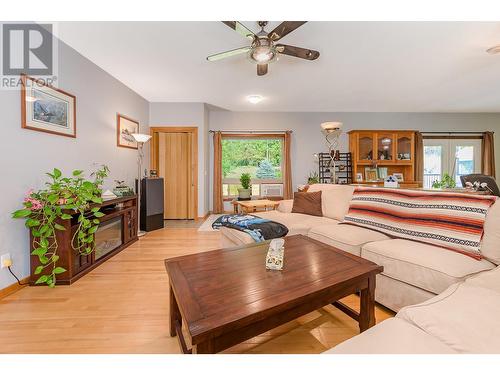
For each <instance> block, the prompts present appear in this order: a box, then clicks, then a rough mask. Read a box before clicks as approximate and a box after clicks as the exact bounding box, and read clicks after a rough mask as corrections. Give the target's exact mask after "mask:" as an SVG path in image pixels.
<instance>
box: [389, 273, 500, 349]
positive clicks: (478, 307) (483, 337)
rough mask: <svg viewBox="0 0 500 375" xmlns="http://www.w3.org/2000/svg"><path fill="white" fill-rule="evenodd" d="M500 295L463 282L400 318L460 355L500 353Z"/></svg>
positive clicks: (407, 310) (411, 309)
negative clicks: (499, 318) (499, 321)
mask: <svg viewBox="0 0 500 375" xmlns="http://www.w3.org/2000/svg"><path fill="white" fill-rule="evenodd" d="M499 316H500V293H498V292H495V291H493V290H491V289H486V288H480V287H477V286H472V285H468V284H467V283H460V284H455V285H452V286H450V287H449V288H448V289H447V290H446V291H445V292H443V293H441V294H440V295H438V296H436V297H434V298H431V299H430V300H428V301H426V302H423V303H421V304H419V305H414V306H408V307H405V308H403V309H402V310H401V311H400V312H399V313H398V314H397V317H398V318H401V319H405V320H406V321H408V322H410V323H411V324H413V325H415V326H417V327H419V328H420V329H422V330H424V331H425V332H426V333H428V334H429V335H431V336H434V337H435V338H436V339H438V340H440V341H441V342H442V343H444V344H445V345H447V346H449V347H450V348H451V349H453V350H455V351H457V352H459V353H484V354H487V353H500V325H499V324H498V317H499Z"/></svg>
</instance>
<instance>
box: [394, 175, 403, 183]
mask: <svg viewBox="0 0 500 375" xmlns="http://www.w3.org/2000/svg"><path fill="white" fill-rule="evenodd" d="M392 175H393V176H394V177H395V178H396V179H397V180H398V182H404V176H403V174H402V173H393V174H392Z"/></svg>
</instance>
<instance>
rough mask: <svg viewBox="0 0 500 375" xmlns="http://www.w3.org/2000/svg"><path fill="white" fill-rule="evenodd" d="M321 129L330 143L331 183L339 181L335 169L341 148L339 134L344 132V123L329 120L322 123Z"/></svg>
mask: <svg viewBox="0 0 500 375" xmlns="http://www.w3.org/2000/svg"><path fill="white" fill-rule="evenodd" d="M321 131H322V132H323V135H324V136H325V140H326V143H327V144H328V155H330V163H329V168H330V183H332V184H336V183H337V171H336V170H335V161H336V160H337V153H338V150H339V136H340V133H341V132H342V123H341V122H337V121H329V122H324V123H322V124H321Z"/></svg>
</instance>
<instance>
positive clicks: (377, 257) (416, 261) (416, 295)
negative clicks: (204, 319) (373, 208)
mask: <svg viewBox="0 0 500 375" xmlns="http://www.w3.org/2000/svg"><path fill="white" fill-rule="evenodd" d="M318 190H321V191H322V206H323V207H322V209H323V217H316V216H309V215H304V214H297V213H292V212H291V211H292V204H293V201H292V200H286V201H282V202H281V203H280V205H279V207H278V209H277V210H276V211H268V212H259V213H256V215H258V216H260V217H264V218H268V219H270V220H274V221H277V222H279V223H282V224H284V225H286V226H287V227H288V229H289V235H293V234H304V235H307V236H309V237H311V238H314V239H317V240H319V241H322V242H324V243H327V244H329V245H332V246H335V247H337V248H339V249H342V250H345V251H347V252H349V253H352V254H355V255H358V256H361V257H363V258H365V259H369V260H371V261H373V262H375V263H377V264H379V265H382V266H384V272H383V273H382V274H380V275H378V276H377V287H376V300H377V302H379V303H380V304H382V305H384V306H386V307H388V308H390V309H392V310H394V311H399V310H400V309H402V308H403V307H405V306H409V305H415V304H419V303H422V302H424V301H426V300H429V299H430V298H433V297H435V296H436V295H437V294H440V293H442V292H443V291H445V290H447V288H449V287H450V286H451V285H453V284H456V283H458V282H461V281H463V280H465V279H466V278H468V277H470V276H473V275H476V274H479V273H482V272H485V271H489V270H492V269H494V268H495V267H496V266H497V265H498V264H500V203H499V202H497V203H495V204H494V205H493V206H492V207H491V208H490V210H489V212H488V215H487V218H486V223H485V227H484V230H485V231H484V236H483V239H482V243H481V252H482V254H483V255H484V256H485V258H486V259H482V260H480V261H478V260H475V259H473V258H470V257H468V256H466V255H462V254H459V253H456V252H453V251H448V250H444V249H442V248H439V247H436V246H433V245H427V244H423V243H419V242H414V241H409V240H403V239H393V238H390V237H388V236H386V235H385V234H382V233H379V232H376V231H372V230H369V229H365V228H360V227H356V226H353V225H345V224H340V222H341V221H342V220H343V218H344V216H345V215H346V213H347V211H348V208H349V202H350V199H351V196H352V193H353V191H354V187H353V186H348V185H330V184H316V185H312V186H311V187H310V189H309V191H311V192H312V191H318ZM221 232H222V234H223V246H224V247H232V246H237V245H242V244H246V243H252V242H253V239H252V238H251V237H250V236H249V235H248V234H246V233H243V232H240V231H236V230H233V229H228V228H222V229H221ZM396 324H398V323H384V325H396ZM409 329H410V330H412V328H409Z"/></svg>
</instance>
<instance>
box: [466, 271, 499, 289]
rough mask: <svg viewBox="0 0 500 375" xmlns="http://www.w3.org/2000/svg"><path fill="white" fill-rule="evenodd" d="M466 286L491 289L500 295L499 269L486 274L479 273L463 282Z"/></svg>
mask: <svg viewBox="0 0 500 375" xmlns="http://www.w3.org/2000/svg"><path fill="white" fill-rule="evenodd" d="M465 283H466V284H467V285H472V286H478V287H481V288H486V289H491V290H494V291H496V292H498V293H500V267H496V268H495V269H493V270H491V271H488V272H481V273H479V274H477V275H474V276H471V277H469V278H467V279H466V280H465Z"/></svg>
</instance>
